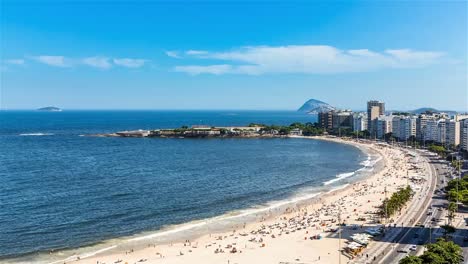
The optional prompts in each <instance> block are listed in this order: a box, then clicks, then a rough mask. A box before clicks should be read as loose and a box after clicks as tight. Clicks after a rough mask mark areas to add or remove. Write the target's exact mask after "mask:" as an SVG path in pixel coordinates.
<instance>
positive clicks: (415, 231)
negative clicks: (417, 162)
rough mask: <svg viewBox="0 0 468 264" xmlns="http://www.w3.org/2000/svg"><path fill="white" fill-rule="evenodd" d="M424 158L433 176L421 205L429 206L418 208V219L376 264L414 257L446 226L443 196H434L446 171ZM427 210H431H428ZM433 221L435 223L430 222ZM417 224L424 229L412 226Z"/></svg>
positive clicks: (388, 263) (439, 164)
mask: <svg viewBox="0 0 468 264" xmlns="http://www.w3.org/2000/svg"><path fill="white" fill-rule="evenodd" d="M425 158H426V159H427V160H428V161H429V162H430V170H431V174H432V176H433V178H432V180H433V184H431V188H430V193H429V195H428V196H427V197H426V200H425V202H424V203H423V204H424V205H426V204H429V206H421V207H420V210H419V212H418V218H416V219H417V221H415V223H414V224H413V225H411V226H410V227H409V228H407V229H406V232H403V234H401V235H400V237H399V239H397V240H396V243H393V244H392V245H391V246H390V249H389V252H388V253H387V255H385V256H384V257H383V258H382V259H381V260H380V261H379V262H378V263H382V264H390V263H398V262H399V261H400V260H401V259H403V258H404V257H406V256H407V255H415V254H416V253H417V252H420V251H421V250H422V248H423V245H424V244H426V243H429V242H430V240H431V239H432V241H435V239H436V237H439V236H440V235H441V229H440V225H444V224H446V218H445V219H444V216H445V212H444V208H446V206H447V201H446V200H445V198H444V196H443V194H439V193H437V194H436V193H435V191H434V190H439V189H440V188H443V187H444V186H445V183H446V180H445V179H444V175H445V173H446V170H445V168H444V165H442V164H441V163H439V162H438V161H436V160H434V159H432V158H431V157H428V156H425ZM442 179H444V180H442ZM423 204H421V205H423ZM429 208H432V209H430V210H429ZM433 219H434V220H436V221H432V220H433ZM418 223H419V224H422V225H424V227H420V226H414V225H416V224H418ZM412 246H416V250H414V251H412V250H411V247H412Z"/></svg>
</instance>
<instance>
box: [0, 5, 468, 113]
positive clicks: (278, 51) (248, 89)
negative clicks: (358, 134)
mask: <svg viewBox="0 0 468 264" xmlns="http://www.w3.org/2000/svg"><path fill="white" fill-rule="evenodd" d="M0 12H1V18H0V21H1V26H0V27H1V47H0V49H1V71H0V73H1V83H0V84H1V94H0V95H1V98H0V104H1V108H2V109H33V108H38V107H42V106H47V105H54V106H59V107H62V108H65V109H297V108H298V107H300V105H301V104H302V103H303V102H304V101H306V100H307V99H309V98H315V99H319V100H322V101H325V102H328V103H330V104H332V105H335V106H337V107H340V108H351V109H364V108H365V102H366V101H367V100H368V99H379V100H384V101H386V103H387V108H388V109H402V110H407V109H414V108H418V107H422V106H432V107H436V108H439V109H455V110H465V111H466V110H468V94H467V93H468V92H467V90H468V88H467V75H468V74H467V71H468V70H467V45H468V43H467V32H468V29H467V23H468V22H467V2H466V1H444V2H443V1H406V2H404V1H386V2H383V1H364V2H358V1H340V2H332V1H328V2H325V1H324V2H319V1H308V2H306V1H292V3H291V2H290V1H288V2H286V1H285V2H281V1H274V2H267V1H259V2H248V1H238V2H235V1H229V2H228V1H218V2H211V1H172V2H170V1H89V0H82V1H80V0H78V1H58V0H57V1H32V0H30V1H22V0H19V1H12V0H3V1H1V10H0Z"/></svg>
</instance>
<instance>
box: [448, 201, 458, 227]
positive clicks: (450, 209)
mask: <svg viewBox="0 0 468 264" xmlns="http://www.w3.org/2000/svg"><path fill="white" fill-rule="evenodd" d="M457 209H458V208H457V204H456V203H454V202H450V203H449V205H448V207H447V211H448V215H447V218H448V220H449V225H452V221H453V219H454V218H455V213H456V212H457Z"/></svg>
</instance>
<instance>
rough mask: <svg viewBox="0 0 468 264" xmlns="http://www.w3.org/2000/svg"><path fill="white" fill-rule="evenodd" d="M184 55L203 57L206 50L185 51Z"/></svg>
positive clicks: (206, 52)
mask: <svg viewBox="0 0 468 264" xmlns="http://www.w3.org/2000/svg"><path fill="white" fill-rule="evenodd" d="M185 54H187V55H204V54H208V51H206V50H187V51H186V52H185Z"/></svg>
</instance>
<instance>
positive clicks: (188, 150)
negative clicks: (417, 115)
mask: <svg viewBox="0 0 468 264" xmlns="http://www.w3.org/2000/svg"><path fill="white" fill-rule="evenodd" d="M314 121H315V117H314V116H308V115H304V114H300V113H296V112H272V111H191V112H190V111H64V112H36V111H2V112H0V207H1V210H0V262H1V260H4V261H5V260H6V259H11V258H17V257H21V258H27V259H35V258H38V259H39V258H40V257H41V256H45V255H47V252H49V251H50V250H54V251H60V250H64V252H68V251H67V250H66V249H70V248H71V249H76V248H80V247H84V246H89V245H96V243H99V242H101V241H109V240H111V241H114V242H115V241H116V239H118V238H121V237H126V238H131V239H133V240H140V239H145V237H147V236H148V234H150V235H149V237H153V238H154V237H155V235H154V234H157V231H158V230H160V229H164V230H167V227H170V226H174V225H181V224H183V223H188V222H194V221H201V220H203V219H216V217H218V218H219V217H220V216H223V215H224V216H225V215H232V212H249V210H252V208H257V209H258V208H262V206H267V205H271V204H272V203H274V202H276V203H278V204H282V201H289V200H291V199H293V198H294V197H313V196H314V195H315V194H317V193H318V192H319V191H325V190H329V189H330V188H333V187H337V186H340V185H343V184H345V183H347V182H349V181H351V179H352V178H353V177H352V176H353V175H355V174H356V173H355V172H357V171H359V170H362V169H363V165H369V163H370V159H371V158H370V156H368V155H367V154H365V153H363V152H362V151H361V150H359V149H357V148H355V147H352V146H349V145H345V144H337V143H332V142H325V141H320V140H309V139H159V138H101V137H86V136H83V135H86V134H93V133H101V132H114V131H119V130H128V129H150V128H170V127H179V126H181V125H193V124H204V125H213V126H215V125H217V126H225V125H247V124H249V123H251V122H255V123H266V124H290V123H293V122H314ZM368 167H369V166H368ZM301 195H302V196H301ZM205 223H206V222H205ZM169 230H170V228H169ZM181 230H182V233H184V232H185V233H188V232H189V230H188V229H187V228H185V229H184V228H182V229H181ZM155 232H156V233H155ZM179 233H180V232H179ZM151 234H153V235H151ZM179 235H180V234H179ZM182 235H183V234H182ZM156 236H157V235H156ZM97 245H100V244H97ZM104 246H106V243H101V248H102V247H104ZM67 254H68V253H64V254H63V257H64V258H65V257H66V256H67Z"/></svg>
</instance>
